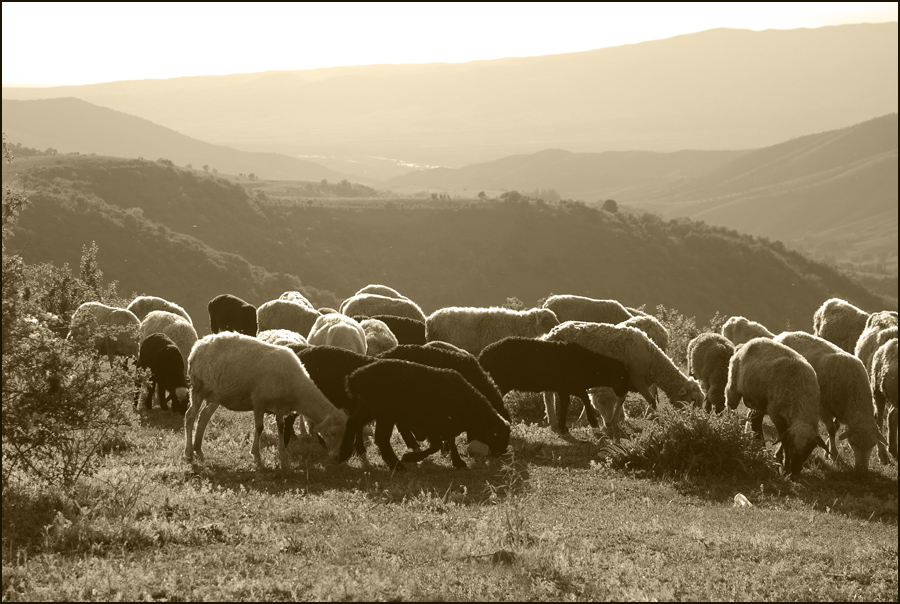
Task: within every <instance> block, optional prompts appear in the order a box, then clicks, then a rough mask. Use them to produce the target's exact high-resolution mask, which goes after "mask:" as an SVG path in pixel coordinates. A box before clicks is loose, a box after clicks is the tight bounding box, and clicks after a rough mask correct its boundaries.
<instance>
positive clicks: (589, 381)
mask: <svg viewBox="0 0 900 604" xmlns="http://www.w3.org/2000/svg"><path fill="white" fill-rule="evenodd" d="M478 362H479V363H480V364H481V366H482V367H483V368H484V370H485V371H487V372H488V374H490V376H491V377H492V378H493V379H494V381H495V382H496V383H497V386H498V387H499V388H500V392H501V393H503V394H504V395H505V394H506V393H507V392H509V391H510V390H520V391H522V392H547V391H549V392H556V393H558V394H559V400H560V409H559V410H558V412H557V417H558V428H559V431H560V432H561V433H566V432H568V431H569V429H568V427H567V426H566V414H567V412H568V408H569V395H575V396H577V397H579V398H581V400H583V401H584V409H585V413H586V415H587V419H588V422H589V423H590V424H591V426H593V427H595V428H596V427H598V426H599V423H598V422H597V416H596V414H595V413H594V408H593V406H592V405H591V403H590V401H589V400H588V396H587V389H588V388H595V387H598V386H606V387H608V388H612V389H613V391H614V392H615V393H616V395H617V396H620V397H622V396H625V395H626V394H627V393H628V383H629V381H628V370H627V369H626V367H625V364H624V363H622V362H621V361H617V360H615V359H611V358H609V357H607V356H604V355H602V354H599V353H596V352H593V351H591V350H588V349H587V348H585V347H584V346H581V345H580V344H574V343H571V342H547V341H545V340H539V339H533V338H521V337H509V338H504V339H502V340H500V341H499V342H494V343H493V344H490V345H489V346H487V347H485V349H484V350H482V351H481V354H480V355H479V357H478Z"/></svg>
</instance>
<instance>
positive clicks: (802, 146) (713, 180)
mask: <svg viewBox="0 0 900 604" xmlns="http://www.w3.org/2000/svg"><path fill="white" fill-rule="evenodd" d="M897 130H898V124H897V114H896V113H894V114H890V115H885V116H882V117H879V118H877V119H873V120H869V121H866V122H863V123H861V124H856V125H853V126H850V127H847V128H842V129H840V130H833V131H829V132H822V133H818V134H812V135H808V136H803V137H800V138H796V139H793V140H790V141H786V142H784V143H781V144H778V145H774V146H771V147H766V148H764V149H759V150H756V151H753V152H750V153H747V154H745V155H742V156H741V157H738V158H736V159H734V160H732V161H731V162H729V163H727V164H725V165H723V166H721V167H720V168H718V169H716V170H713V171H711V172H710V173H708V174H706V175H703V176H698V177H696V178H693V179H688V180H685V181H682V182H680V183H676V184H668V185H661V186H655V187H646V188H644V189H642V190H634V191H629V192H626V193H623V194H622V195H621V197H620V198H621V200H622V201H626V202H628V203H630V204H633V205H636V206H638V207H640V208H643V209H647V210H652V211H654V212H659V213H660V214H662V215H663V216H665V217H670V218H671V217H687V218H692V219H695V220H704V221H706V222H709V223H711V224H717V225H722V226H726V227H730V228H735V229H740V230H741V231H742V232H746V233H751V234H754V235H762V236H766V237H770V238H773V239H779V240H782V241H784V242H785V243H788V244H790V245H792V246H797V247H802V248H804V249H807V250H811V251H815V252H818V253H820V254H823V255H824V254H828V255H830V256H831V257H833V258H837V259H843V260H854V261H857V262H858V261H874V260H876V259H881V260H882V261H887V262H888V264H890V265H892V266H893V267H894V270H895V271H896V266H897V260H896V259H897V196H898V188H897V168H898V165H897ZM617 199H619V198H617Z"/></svg>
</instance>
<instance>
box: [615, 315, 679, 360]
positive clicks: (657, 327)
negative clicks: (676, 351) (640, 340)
mask: <svg viewBox="0 0 900 604" xmlns="http://www.w3.org/2000/svg"><path fill="white" fill-rule="evenodd" d="M617 325H619V326H620V327H634V328H635V329H640V330H641V331H643V332H644V333H645V334H647V337H648V338H650V340H651V341H652V342H653V343H654V344H656V345H657V346H659V349H660V350H662V351H663V352H665V353H666V354H669V330H668V329H666V327H665V325H663V324H662V323H660V322H659V319H657V318H656V317H654V316H652V315H638V316H635V317H631V318H630V319H628V320H626V321H622V322H620V323H617Z"/></svg>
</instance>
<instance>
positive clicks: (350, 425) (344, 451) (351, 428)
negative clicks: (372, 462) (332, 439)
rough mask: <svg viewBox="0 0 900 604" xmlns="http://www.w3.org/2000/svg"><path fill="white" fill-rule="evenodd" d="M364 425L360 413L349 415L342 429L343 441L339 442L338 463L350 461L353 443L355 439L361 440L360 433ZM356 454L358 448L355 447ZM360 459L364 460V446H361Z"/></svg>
mask: <svg viewBox="0 0 900 604" xmlns="http://www.w3.org/2000/svg"><path fill="white" fill-rule="evenodd" d="M365 425H366V418H365V417H364V416H363V415H362V414H360V413H356V414H354V415H351V416H350V417H349V418H348V419H347V427H346V428H345V429H344V439H343V440H342V441H341V448H340V449H339V454H338V461H347V460H348V459H350V455H352V454H353V452H352V451H353V443H354V441H356V440H357V439H359V440H362V432H363V427H364V426H365ZM357 452H359V447H357ZM361 457H362V458H363V460H366V450H365V446H363V450H362V454H361Z"/></svg>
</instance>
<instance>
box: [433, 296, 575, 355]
mask: <svg viewBox="0 0 900 604" xmlns="http://www.w3.org/2000/svg"><path fill="white" fill-rule="evenodd" d="M558 324H559V321H558V320H557V318H556V315H555V314H553V311H552V310H549V309H546V308H532V309H530V310H510V309H508V308H498V307H491V308H471V307H468V308H467V307H459V306H451V307H449V308H442V309H440V310H436V311H434V312H433V313H431V315H430V316H429V317H428V319H427V320H426V321H425V339H426V340H427V341H428V342H434V341H436V340H441V341H443V342H449V343H450V344H453V345H454V346H457V347H459V348H462V349H463V350H465V351H466V352H469V353H471V354H474V355H475V356H478V355H479V354H480V353H481V351H482V349H484V347H485V346H487V345H488V344H493V343H494V342H499V341H500V340H502V339H503V338H506V337H509V336H521V337H523V338H538V337H540V336H542V335H544V334H546V333H547V332H549V331H550V330H551V329H553V327H554V326H556V325H558Z"/></svg>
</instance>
